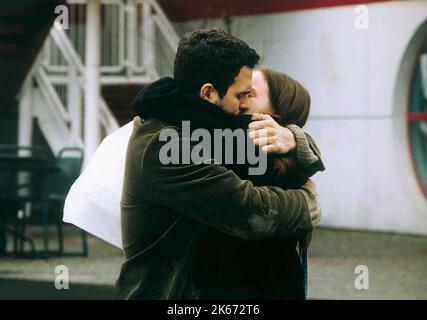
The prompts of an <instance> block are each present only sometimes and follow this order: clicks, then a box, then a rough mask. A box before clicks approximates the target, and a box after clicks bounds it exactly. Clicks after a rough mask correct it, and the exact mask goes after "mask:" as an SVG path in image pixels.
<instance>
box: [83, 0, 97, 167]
mask: <svg viewBox="0 0 427 320" xmlns="http://www.w3.org/2000/svg"><path fill="white" fill-rule="evenodd" d="M86 17H87V19H86V53H85V57H86V59H85V60H86V61H85V62H86V63H85V64H86V90H85V110H84V119H85V121H84V143H85V159H87V160H89V159H90V158H91V156H92V155H93V154H94V152H95V150H96V148H97V147H98V145H99V142H100V124H99V96H100V81H99V78H100V76H99V65H100V63H99V59H100V37H101V32H100V31H101V23H100V22H101V1H100V0H91V1H88V2H87V5H86Z"/></svg>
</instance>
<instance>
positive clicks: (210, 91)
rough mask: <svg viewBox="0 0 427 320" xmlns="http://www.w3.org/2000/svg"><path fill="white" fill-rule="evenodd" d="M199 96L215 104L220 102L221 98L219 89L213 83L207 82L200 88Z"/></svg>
mask: <svg viewBox="0 0 427 320" xmlns="http://www.w3.org/2000/svg"><path fill="white" fill-rule="evenodd" d="M199 96H200V98H202V99H205V100H207V101H209V102H210V103H213V104H218V103H219V100H220V99H219V94H218V91H216V89H215V87H214V86H213V84H212V83H205V84H204V85H203V86H202V87H201V88H200V92H199Z"/></svg>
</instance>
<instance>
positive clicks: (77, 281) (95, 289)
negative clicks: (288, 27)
mask: <svg viewBox="0 0 427 320" xmlns="http://www.w3.org/2000/svg"><path fill="white" fill-rule="evenodd" d="M32 234H33V236H34V237H35V238H37V239H39V238H40V234H38V233H37V231H34V230H33V231H32ZM65 234H66V235H67V240H66V249H68V250H75V249H78V248H79V240H80V238H79V236H78V235H79V234H78V233H77V232H76V230H75V229H68V230H66V232H65ZM88 241H89V257H87V258H85V257H62V258H50V259H48V260H43V259H23V258H19V259H17V258H14V257H0V299H14V298H18V299H19V298H22V299H109V298H112V292H113V290H112V288H113V284H114V282H115V280H116V279H117V276H118V273H119V270H120V264H121V262H122V252H121V251H120V250H119V249H117V248H115V247H113V246H111V245H109V244H107V243H105V242H104V241H102V240H99V239H97V238H95V237H92V236H89V238H88ZM58 265H65V266H66V267H67V268H68V272H69V279H70V281H69V289H68V290H57V289H55V277H57V276H58V274H56V273H55V268H56V267H57V266H58ZM360 265H362V266H366V268H367V269H364V271H363V272H366V270H367V271H368V276H367V278H365V279H364V281H365V282H364V283H365V284H366V283H367V284H368V289H363V288H362V289H357V288H356V286H355V281H356V282H357V283H360V281H359V280H360V277H361V276H360V274H359V273H357V274H356V273H355V268H356V267H357V266H360ZM363 268H364V267H363ZM425 270H427V237H420V236H408V235H394V234H384V233H370V232H357V231H343V230H332V229H324V228H321V229H317V230H316V231H315V234H314V236H313V242H312V245H311V247H310V249H309V270H308V274H309V289H308V291H309V292H308V293H309V298H310V299H427V277H426V276H425V275H424V271H425ZM358 277H359V278H358ZM366 281H368V282H366Z"/></svg>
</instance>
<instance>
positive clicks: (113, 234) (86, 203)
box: [63, 121, 133, 249]
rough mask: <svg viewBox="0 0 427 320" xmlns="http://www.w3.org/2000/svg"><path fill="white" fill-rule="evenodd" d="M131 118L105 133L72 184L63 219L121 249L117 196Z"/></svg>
mask: <svg viewBox="0 0 427 320" xmlns="http://www.w3.org/2000/svg"><path fill="white" fill-rule="evenodd" d="M132 129H133V121H131V122H129V123H128V124H126V125H125V126H123V127H121V128H120V129H118V130H117V131H115V132H113V133H112V134H110V135H109V136H107V137H106V138H105V139H104V140H103V141H102V143H101V144H100V146H99V147H98V149H97V150H96V152H95V154H94V155H93V156H92V158H91V159H90V161H89V163H88V165H87V167H86V169H85V170H84V171H83V172H82V174H81V175H80V177H79V178H78V179H77V180H76V181H75V182H74V184H73V185H72V187H71V189H70V191H69V193H68V195H67V198H66V200H65V205H64V217H63V220H64V221H65V222H68V223H72V224H74V225H76V226H77V227H79V228H81V229H83V230H85V231H87V232H89V233H91V234H93V235H95V236H97V237H98V238H100V239H102V240H105V241H107V242H109V243H111V244H113V245H115V246H116V247H118V248H120V249H121V248H122V235H121V224H120V199H121V195H122V189H123V179H124V170H125V161H126V151H127V146H128V142H129V138H130V136H131V134H132Z"/></svg>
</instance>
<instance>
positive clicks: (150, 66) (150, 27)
mask: <svg viewBox="0 0 427 320" xmlns="http://www.w3.org/2000/svg"><path fill="white" fill-rule="evenodd" d="M143 26H144V38H143V39H144V40H143V43H144V49H143V50H144V57H143V61H144V69H145V70H144V71H145V72H146V73H148V75H149V76H150V77H153V76H154V74H155V70H156V66H155V60H154V59H155V45H156V44H155V39H154V23H153V18H152V16H151V5H150V1H148V0H146V1H144V2H143Z"/></svg>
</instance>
